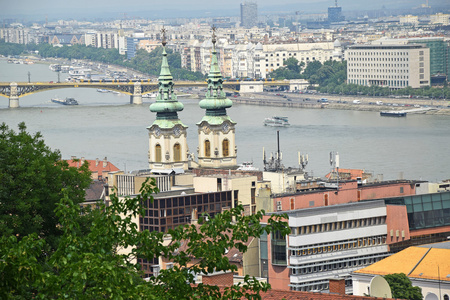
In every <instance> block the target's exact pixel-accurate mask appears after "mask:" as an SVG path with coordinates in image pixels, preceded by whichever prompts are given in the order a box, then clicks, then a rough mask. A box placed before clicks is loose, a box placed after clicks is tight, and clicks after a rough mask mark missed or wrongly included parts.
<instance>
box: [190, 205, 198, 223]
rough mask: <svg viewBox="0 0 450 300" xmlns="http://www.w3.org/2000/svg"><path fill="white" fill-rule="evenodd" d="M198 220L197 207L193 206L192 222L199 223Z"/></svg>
mask: <svg viewBox="0 0 450 300" xmlns="http://www.w3.org/2000/svg"><path fill="white" fill-rule="evenodd" d="M197 221H198V213H197V209H196V208H193V209H192V213H191V224H197Z"/></svg>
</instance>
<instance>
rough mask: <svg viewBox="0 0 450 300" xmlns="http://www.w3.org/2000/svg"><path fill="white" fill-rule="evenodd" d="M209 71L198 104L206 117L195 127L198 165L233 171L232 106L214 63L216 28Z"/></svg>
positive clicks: (234, 153) (233, 135) (234, 145)
mask: <svg viewBox="0 0 450 300" xmlns="http://www.w3.org/2000/svg"><path fill="white" fill-rule="evenodd" d="M212 29H213V36H212V43H213V50H212V58H211V70H210V72H209V75H208V91H207V92H206V95H205V96H206V98H205V99H203V100H202V101H200V103H199V105H200V107H201V108H203V109H206V114H205V116H204V117H203V118H202V120H201V121H200V122H199V123H197V126H198V164H199V166H200V167H203V168H233V167H236V154H237V153H236V152H237V148H236V143H235V125H236V123H235V122H233V121H232V120H231V119H230V117H229V116H227V111H226V109H227V108H229V107H231V106H232V105H233V102H232V101H231V100H230V99H227V98H226V96H225V92H224V91H223V86H222V83H223V78H222V74H221V73H220V69H219V64H218V62H217V52H216V34H215V30H216V28H215V27H213V28H212Z"/></svg>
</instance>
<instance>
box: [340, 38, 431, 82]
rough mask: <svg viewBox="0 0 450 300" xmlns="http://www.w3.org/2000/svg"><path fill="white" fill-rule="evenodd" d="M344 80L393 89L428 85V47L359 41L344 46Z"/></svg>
mask: <svg viewBox="0 0 450 300" xmlns="http://www.w3.org/2000/svg"><path fill="white" fill-rule="evenodd" d="M345 57H346V59H347V83H353V84H357V85H364V86H382V87H389V88H392V89H401V88H406V87H408V86H409V87H412V88H421V87H425V86H429V85H430V49H429V48H426V47H425V46H423V45H416V44H411V45H360V46H353V47H350V48H349V49H347V50H346V52H345Z"/></svg>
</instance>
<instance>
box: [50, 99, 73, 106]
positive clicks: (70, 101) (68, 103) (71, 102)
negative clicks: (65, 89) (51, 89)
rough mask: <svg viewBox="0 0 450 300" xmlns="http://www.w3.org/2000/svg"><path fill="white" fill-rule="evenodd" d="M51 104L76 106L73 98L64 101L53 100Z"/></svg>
mask: <svg viewBox="0 0 450 300" xmlns="http://www.w3.org/2000/svg"><path fill="white" fill-rule="evenodd" d="M52 102H53V103H58V104H62V105H78V101H77V100H75V99H74V98H66V99H59V98H53V99H52Z"/></svg>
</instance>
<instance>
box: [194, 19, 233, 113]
mask: <svg viewBox="0 0 450 300" xmlns="http://www.w3.org/2000/svg"><path fill="white" fill-rule="evenodd" d="M212 30H213V35H212V44H213V49H212V57H211V69H210V71H209V74H208V91H207V92H206V95H205V96H206V98H205V99H204V100H202V101H200V103H199V105H200V107H201V108H203V109H206V116H226V115H227V112H226V109H227V108H229V107H231V106H232V105H233V102H232V101H231V100H230V99H227V98H226V96H225V92H224V91H223V86H222V83H223V78H222V73H221V72H220V68H219V63H218V61H217V51H216V27H214V26H213V27H212Z"/></svg>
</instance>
